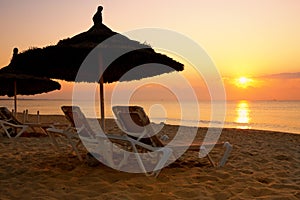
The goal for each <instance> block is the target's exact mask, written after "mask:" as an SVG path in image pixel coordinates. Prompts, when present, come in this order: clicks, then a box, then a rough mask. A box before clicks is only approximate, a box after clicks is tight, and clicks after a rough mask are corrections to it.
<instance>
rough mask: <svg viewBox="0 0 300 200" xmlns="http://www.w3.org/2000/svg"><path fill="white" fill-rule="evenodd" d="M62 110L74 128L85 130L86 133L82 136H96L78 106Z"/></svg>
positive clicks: (65, 107)
mask: <svg viewBox="0 0 300 200" xmlns="http://www.w3.org/2000/svg"><path fill="white" fill-rule="evenodd" d="M61 109H62V111H63V112H64V114H65V116H66V118H67V120H68V121H69V122H70V123H71V125H72V126H73V127H76V128H84V131H83V132H82V133H81V134H85V135H86V134H87V135H90V136H94V135H95V134H94V132H93V130H92V129H91V127H90V125H89V123H88V121H87V119H86V117H85V115H84V114H83V113H82V112H81V110H80V108H79V107H78V106H62V107H61Z"/></svg>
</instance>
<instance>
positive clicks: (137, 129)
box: [112, 106, 232, 167]
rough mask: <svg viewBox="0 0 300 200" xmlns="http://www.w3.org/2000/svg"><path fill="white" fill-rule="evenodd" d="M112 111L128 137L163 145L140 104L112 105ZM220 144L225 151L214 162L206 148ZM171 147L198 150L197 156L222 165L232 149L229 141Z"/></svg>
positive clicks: (173, 147) (212, 163)
mask: <svg viewBox="0 0 300 200" xmlns="http://www.w3.org/2000/svg"><path fill="white" fill-rule="evenodd" d="M112 110H113V113H114V115H115V117H116V122H117V124H118V126H119V128H120V129H121V130H122V131H124V132H125V133H126V134H128V135H129V136H130V137H133V138H136V139H137V140H138V141H139V140H144V142H147V143H148V144H149V143H151V144H152V145H153V146H155V147H163V146H165V144H164V143H165V142H163V141H162V140H160V139H159V138H158V137H157V136H156V134H153V133H155V132H154V130H153V128H152V125H151V123H150V120H149V117H148V116H147V114H146V113H145V111H144V109H143V108H142V107H140V106H114V107H113V108H112ZM212 145H214V146H222V147H225V151H224V154H223V156H222V157H221V159H220V161H219V162H218V163H216V162H215V161H214V160H213V159H212V157H211V156H210V154H209V153H208V151H207V149H208V148H209V147H212ZM169 147H170V148H172V149H173V152H174V153H175V152H176V149H178V150H180V149H186V150H191V151H199V157H201V155H205V157H207V158H208V160H209V162H210V164H211V165H212V166H214V167H215V166H218V167H221V166H224V165H225V163H226V161H227V159H228V156H229V154H230V152H231V150H232V145H231V144H230V143H229V142H221V143H217V144H205V143H193V144H191V145H185V144H180V145H177V146H169Z"/></svg>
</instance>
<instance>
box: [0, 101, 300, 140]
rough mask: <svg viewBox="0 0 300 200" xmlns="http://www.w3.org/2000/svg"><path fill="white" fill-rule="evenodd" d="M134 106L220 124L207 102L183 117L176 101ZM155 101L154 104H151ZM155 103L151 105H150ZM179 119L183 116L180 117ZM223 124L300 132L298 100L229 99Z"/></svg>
mask: <svg viewBox="0 0 300 200" xmlns="http://www.w3.org/2000/svg"><path fill="white" fill-rule="evenodd" d="M0 102H1V103H0V106H6V107H8V108H9V109H12V108H13V100H12V99H1V100H0ZM71 104H72V101H71V100H45V99H41V100H35V99H34V100H32V99H20V100H18V112H22V111H23V110H25V109H28V112H29V113H30V114H36V112H37V111H39V112H40V114H42V115H43V114H62V111H61V110H60V107H61V106H62V105H71ZM95 104H96V113H94V109H93V106H94V104H93V103H91V102H84V105H81V108H82V110H83V112H84V113H85V114H86V115H87V116H88V117H95V116H96V115H97V116H99V106H98V103H97V102H96V103H95ZM131 104H133V105H140V106H142V107H144V109H145V111H146V112H147V113H148V114H149V116H150V118H151V120H152V121H154V122H156V123H159V122H165V123H168V124H182V125H188V126H195V125H199V126H209V125H210V126H214V127H218V126H220V121H219V120H214V119H211V117H210V116H211V113H212V111H211V104H210V102H206V101H200V102H199V113H200V115H199V116H198V117H197V118H195V112H196V110H197V109H196V110H195V109H194V108H195V107H194V106H195V105H196V106H198V105H197V104H195V103H193V104H192V103H185V104H184V109H185V112H184V116H182V115H181V110H180V105H181V106H182V105H183V104H179V103H177V102H131ZM154 104H155V105H154ZM153 105H154V106H153ZM105 108H106V110H105V114H106V117H107V118H113V114H112V112H111V104H110V102H106V104H105ZM181 118H182V119H181ZM224 127H230V128H242V129H261V130H274V131H283V132H291V133H298V134H300V101H229V102H227V106H226V118H225V123H224Z"/></svg>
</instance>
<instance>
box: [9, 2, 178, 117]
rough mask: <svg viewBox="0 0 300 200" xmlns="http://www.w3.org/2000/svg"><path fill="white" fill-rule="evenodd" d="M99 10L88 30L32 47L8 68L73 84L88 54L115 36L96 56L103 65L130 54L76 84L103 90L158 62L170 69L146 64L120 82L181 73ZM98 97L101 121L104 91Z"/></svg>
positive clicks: (173, 63)
mask: <svg viewBox="0 0 300 200" xmlns="http://www.w3.org/2000/svg"><path fill="white" fill-rule="evenodd" d="M102 9H103V8H102V6H99V7H98V11H97V13H96V14H95V15H94V17H93V21H94V25H93V26H92V27H91V28H90V29H89V30H88V31H86V32H83V33H80V34H78V35H76V36H74V37H72V38H67V39H64V40H61V41H59V42H58V43H57V45H52V46H47V47H44V48H32V49H29V50H27V51H24V52H22V53H20V54H18V55H16V56H14V57H13V59H12V61H11V63H10V64H9V67H10V68H12V69H15V70H19V71H22V72H24V73H29V74H32V75H35V76H46V77H49V78H55V79H62V80H66V81H75V79H76V75H77V72H78V70H79V68H80V66H81V64H82V63H83V61H84V60H85V58H86V57H87V56H88V54H89V53H90V52H91V51H92V50H93V49H94V48H95V47H96V46H97V45H99V44H100V43H101V42H103V41H104V40H106V39H108V38H110V37H112V36H116V35H117V37H114V39H112V40H110V42H109V43H107V45H106V46H104V47H103V46H102V49H101V50H99V54H100V55H99V56H100V57H102V58H103V60H102V62H104V63H107V62H109V61H107V60H105V59H106V58H109V56H110V55H111V54H116V53H118V51H119V52H122V51H123V50H125V51H126V52H128V51H130V52H128V53H126V54H124V55H123V56H121V57H119V58H118V59H115V60H114V61H113V62H112V63H109V67H108V68H106V70H105V72H104V73H103V76H102V77H97V78H96V79H95V76H93V75H94V73H95V72H94V71H93V72H91V73H93V74H92V76H91V77H92V78H91V77H90V76H89V74H87V76H85V77H84V78H83V79H80V80H78V79H77V81H85V82H99V83H100V90H101V88H102V90H103V86H102V84H103V83H111V82H115V81H119V80H120V77H122V76H123V75H124V74H125V73H126V72H128V71H129V70H131V69H133V68H134V67H136V66H139V65H142V64H147V63H160V64H163V65H166V66H169V68H168V69H164V70H157V69H155V68H152V66H153V67H155V66H154V65H149V70H148V71H147V73H139V74H135V75H134V76H130V77H128V78H127V79H123V80H122V81H130V80H138V79H141V78H145V77H152V76H155V75H160V74H163V73H168V72H172V71H182V70H183V64H181V63H179V62H177V61H175V60H173V59H172V58H170V57H168V56H166V55H163V54H160V53H156V52H155V51H154V50H153V49H152V48H151V47H150V46H149V45H145V44H141V43H139V42H137V41H134V40H130V39H128V38H127V37H125V36H123V35H120V34H118V33H116V32H114V31H112V30H111V29H109V28H108V27H107V26H105V25H104V24H102V14H101V11H102ZM134 49H139V50H134ZM131 50H133V51H131ZM101 55H102V56H101ZM99 65H101V63H99ZM98 68H99V67H98ZM100 68H101V66H100ZM99 72H100V71H99ZM100 95H102V96H101V102H102V103H101V118H102V119H104V110H103V109H104V106H103V91H100Z"/></svg>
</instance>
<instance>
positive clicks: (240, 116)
mask: <svg viewBox="0 0 300 200" xmlns="http://www.w3.org/2000/svg"><path fill="white" fill-rule="evenodd" d="M235 110H236V114H237V117H236V119H235V122H236V123H237V124H239V125H238V126H237V128H241V129H249V128H251V127H250V126H249V123H250V119H251V118H250V109H249V103H248V102H247V101H239V102H238V104H237V106H236V109H235Z"/></svg>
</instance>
